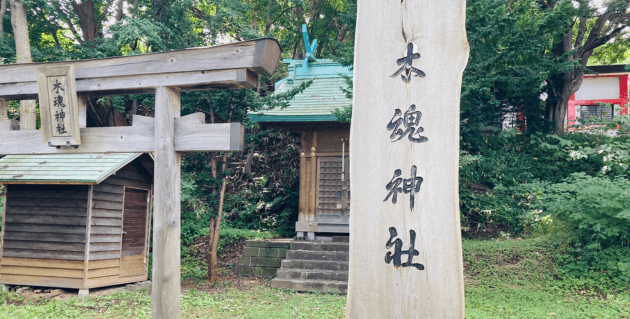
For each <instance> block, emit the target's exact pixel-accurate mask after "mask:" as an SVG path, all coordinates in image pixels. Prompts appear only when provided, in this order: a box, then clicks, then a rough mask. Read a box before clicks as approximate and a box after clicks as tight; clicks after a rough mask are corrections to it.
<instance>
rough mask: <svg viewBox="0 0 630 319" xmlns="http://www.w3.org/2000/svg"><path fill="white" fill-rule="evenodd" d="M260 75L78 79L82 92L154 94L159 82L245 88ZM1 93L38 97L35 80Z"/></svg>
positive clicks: (243, 72) (11, 97) (226, 72)
mask: <svg viewBox="0 0 630 319" xmlns="http://www.w3.org/2000/svg"><path fill="white" fill-rule="evenodd" d="M257 81H258V77H257V76H256V75H255V74H253V75H252V72H251V71H249V70H247V69H235V70H218V71H208V72H206V71H199V72H183V73H161V74H151V75H138V76H129V77H124V78H121V77H104V78H98V79H83V80H77V82H76V83H77V92H79V93H81V95H83V96H89V95H98V96H108V95H124V94H151V93H153V92H154V91H155V87H156V86H159V85H160V84H168V85H172V86H179V87H181V88H182V90H183V91H202V90H210V89H215V90H216V89H221V88H225V89H242V88H253V87H256V85H257ZM0 96H2V97H4V98H6V99H8V100H14V99H25V98H33V99H35V98H37V86H36V83H35V82H26V83H16V84H0Z"/></svg>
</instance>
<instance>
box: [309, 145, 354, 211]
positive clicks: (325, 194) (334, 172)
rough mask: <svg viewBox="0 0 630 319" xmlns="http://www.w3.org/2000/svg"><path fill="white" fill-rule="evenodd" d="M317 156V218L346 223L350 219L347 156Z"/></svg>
mask: <svg viewBox="0 0 630 319" xmlns="http://www.w3.org/2000/svg"><path fill="white" fill-rule="evenodd" d="M344 160H345V163H342V158H341V156H325V157H324V156H322V157H318V158H317V162H318V163H317V167H318V170H317V173H318V174H317V175H318V178H317V189H318V193H317V194H318V196H317V220H318V221H320V222H325V223H326V222H328V223H330V222H332V223H348V222H349V219H350V178H349V174H348V164H349V162H348V157H347V156H346V157H345V158H344Z"/></svg>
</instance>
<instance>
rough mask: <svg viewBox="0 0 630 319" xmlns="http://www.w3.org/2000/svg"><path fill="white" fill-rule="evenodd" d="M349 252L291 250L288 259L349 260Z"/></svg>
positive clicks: (288, 252)
mask: <svg viewBox="0 0 630 319" xmlns="http://www.w3.org/2000/svg"><path fill="white" fill-rule="evenodd" d="M348 256H349V255H348V253H345V252H338V251H310V250H289V251H287V259H292V260H319V261H343V262H348Z"/></svg>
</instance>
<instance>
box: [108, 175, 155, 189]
mask: <svg viewBox="0 0 630 319" xmlns="http://www.w3.org/2000/svg"><path fill="white" fill-rule="evenodd" d="M107 183H109V184H112V185H118V186H128V187H135V188H142V189H150V188H151V184H150V183H148V182H139V181H134V180H130V179H125V178H119V177H117V176H112V177H110V178H108V179H107Z"/></svg>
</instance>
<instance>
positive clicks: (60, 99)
mask: <svg viewBox="0 0 630 319" xmlns="http://www.w3.org/2000/svg"><path fill="white" fill-rule="evenodd" d="M53 106H55V107H66V105H65V104H64V103H63V96H61V95H57V96H55V98H53Z"/></svg>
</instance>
